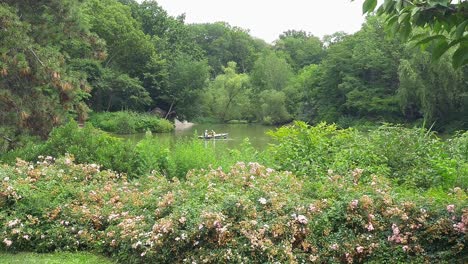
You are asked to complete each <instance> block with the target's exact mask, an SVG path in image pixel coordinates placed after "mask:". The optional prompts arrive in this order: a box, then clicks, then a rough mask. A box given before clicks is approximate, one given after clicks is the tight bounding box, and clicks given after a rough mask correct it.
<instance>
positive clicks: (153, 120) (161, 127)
mask: <svg viewBox="0 0 468 264" xmlns="http://www.w3.org/2000/svg"><path fill="white" fill-rule="evenodd" d="M89 121H90V122H91V123H92V124H93V125H94V126H95V127H97V128H100V129H102V130H104V131H107V132H112V133H116V134H133V133H144V132H146V131H151V132H155V133H164V132H171V131H172V130H173V129H174V125H173V124H172V123H171V122H169V121H168V120H166V119H161V118H158V117H156V116H153V115H149V114H142V113H136V112H128V111H121V112H100V113H95V114H93V115H91V118H90V120H89Z"/></svg>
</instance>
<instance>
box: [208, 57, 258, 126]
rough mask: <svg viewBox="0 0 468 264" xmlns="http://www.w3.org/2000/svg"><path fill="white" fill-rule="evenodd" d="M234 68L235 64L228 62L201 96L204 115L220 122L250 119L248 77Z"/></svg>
mask: <svg viewBox="0 0 468 264" xmlns="http://www.w3.org/2000/svg"><path fill="white" fill-rule="evenodd" d="M236 68H237V64H236V63H235V62H229V63H228V65H227V67H226V68H224V74H220V75H218V76H217V77H216V79H215V80H213V81H212V83H211V85H210V87H209V88H208V89H207V91H206V92H205V94H204V95H203V108H204V112H205V113H206V115H208V116H213V117H215V118H216V119H218V120H220V121H222V122H226V121H229V120H233V119H235V120H239V119H252V117H251V115H252V113H251V107H250V104H251V101H250V94H251V89H250V84H249V76H248V75H247V74H239V73H237V72H236Z"/></svg>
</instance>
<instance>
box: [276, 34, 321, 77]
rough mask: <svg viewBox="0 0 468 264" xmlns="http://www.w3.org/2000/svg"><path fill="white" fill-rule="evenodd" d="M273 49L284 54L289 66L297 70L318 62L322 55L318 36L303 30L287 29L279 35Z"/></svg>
mask: <svg viewBox="0 0 468 264" xmlns="http://www.w3.org/2000/svg"><path fill="white" fill-rule="evenodd" d="M275 49H276V50H277V51H280V52H281V53H282V54H285V57H286V59H287V61H288V63H289V64H290V65H291V67H292V68H293V69H294V70H295V71H296V72H297V71H298V70H300V69H302V68H303V67H305V66H307V65H310V64H318V63H319V62H320V61H321V60H322V57H323V55H324V48H323V43H322V42H321V41H320V39H319V38H317V37H315V36H313V35H310V34H308V33H306V32H304V31H295V30H289V31H286V32H284V33H283V34H281V35H280V38H279V39H278V40H277V41H276V42H275Z"/></svg>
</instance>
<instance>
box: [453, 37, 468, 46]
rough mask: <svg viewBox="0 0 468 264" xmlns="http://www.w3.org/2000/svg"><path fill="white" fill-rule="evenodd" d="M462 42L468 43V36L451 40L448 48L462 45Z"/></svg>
mask: <svg viewBox="0 0 468 264" xmlns="http://www.w3.org/2000/svg"><path fill="white" fill-rule="evenodd" d="M464 41H466V42H467V43H468V36H465V37H462V38H459V39H455V40H453V41H452V42H450V43H449V48H451V47H453V46H455V45H457V44H458V43H462V42H464Z"/></svg>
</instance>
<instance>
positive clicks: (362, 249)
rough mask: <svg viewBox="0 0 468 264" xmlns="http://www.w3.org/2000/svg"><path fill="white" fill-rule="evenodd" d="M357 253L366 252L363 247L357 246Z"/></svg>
mask: <svg viewBox="0 0 468 264" xmlns="http://www.w3.org/2000/svg"><path fill="white" fill-rule="evenodd" d="M356 251H357V253H362V252H363V251H364V247H362V246H357V247H356Z"/></svg>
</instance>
